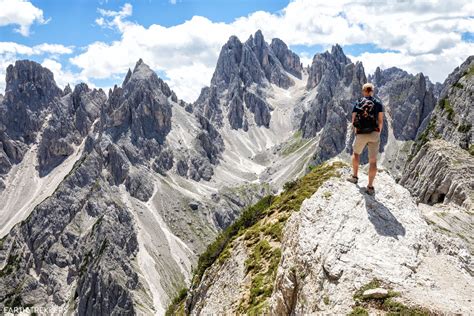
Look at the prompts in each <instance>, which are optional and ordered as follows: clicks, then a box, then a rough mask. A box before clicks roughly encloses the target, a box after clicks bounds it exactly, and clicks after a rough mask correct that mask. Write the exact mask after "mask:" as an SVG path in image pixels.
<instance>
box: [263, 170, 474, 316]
mask: <svg viewBox="0 0 474 316" xmlns="http://www.w3.org/2000/svg"><path fill="white" fill-rule="evenodd" d="M377 183H378V191H377V192H376V195H375V197H370V196H367V195H364V194H362V193H361V192H360V190H359V188H358V187H357V186H354V185H352V184H350V183H348V182H346V181H345V180H343V179H341V180H330V181H328V182H327V183H325V184H324V185H323V186H322V187H321V188H320V189H319V191H318V192H317V193H316V194H315V195H314V196H313V197H312V198H311V199H308V200H307V201H305V202H304V203H303V206H302V210H301V211H300V212H299V213H296V214H294V215H293V216H292V218H290V220H289V222H288V224H287V225H286V227H285V229H284V233H283V234H284V237H283V242H282V260H281V261H280V265H279V267H278V271H277V275H276V279H275V285H274V286H275V289H274V291H273V293H272V297H271V299H270V300H269V306H270V310H271V311H272V312H273V313H275V314H278V315H288V314H291V313H297V314H300V313H302V314H305V313H312V312H331V313H348V312H350V311H351V309H352V307H353V306H354V305H355V302H354V298H353V296H354V294H355V293H356V291H357V290H358V289H360V288H362V287H363V286H364V285H366V284H368V283H370V282H371V281H372V280H374V279H376V280H379V281H380V282H381V283H383V284H385V285H386V287H387V288H389V289H392V290H394V291H397V292H399V297H398V298H397V300H398V301H401V302H403V303H404V304H407V305H411V306H420V307H424V308H426V309H428V310H431V311H432V312H441V313H469V311H470V310H472V309H473V308H474V305H473V302H472V301H471V300H470V299H469V296H470V294H469V293H470V292H472V291H473V286H472V281H473V280H472V279H473V274H472V272H473V270H472V269H473V265H472V261H471V260H472V258H471V255H470V254H469V252H468V251H467V249H466V248H465V244H463V242H462V241H461V240H459V239H450V238H447V237H445V236H442V235H438V234H436V233H434V232H433V231H432V229H431V228H430V227H429V226H428V224H427V223H426V222H425V221H424V219H423V217H422V215H421V213H420V211H419V210H418V209H417V206H416V204H415V203H414V202H413V201H412V199H411V197H410V194H409V192H408V191H407V190H406V189H404V188H402V187H401V186H399V185H397V184H395V182H394V181H393V180H392V179H391V177H390V176H388V175H387V174H384V173H382V174H379V175H378V178H377ZM394 250H395V251H394Z"/></svg>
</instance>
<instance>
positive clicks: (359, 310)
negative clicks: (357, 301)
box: [349, 306, 369, 316]
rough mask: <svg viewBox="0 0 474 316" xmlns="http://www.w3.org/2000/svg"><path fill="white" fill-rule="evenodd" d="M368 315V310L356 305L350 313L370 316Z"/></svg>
mask: <svg viewBox="0 0 474 316" xmlns="http://www.w3.org/2000/svg"><path fill="white" fill-rule="evenodd" d="M368 315H369V312H367V310H366V309H365V308H363V307H362V306H356V307H354V309H353V310H352V312H350V314H349V316H368Z"/></svg>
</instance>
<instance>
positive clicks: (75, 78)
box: [41, 58, 95, 88]
mask: <svg viewBox="0 0 474 316" xmlns="http://www.w3.org/2000/svg"><path fill="white" fill-rule="evenodd" d="M41 65H42V66H43V67H46V68H48V69H49V70H51V72H52V73H53V75H54V81H56V84H57V85H58V86H59V87H61V88H64V87H65V86H66V85H67V84H70V85H71V86H74V85H75V84H78V83H80V82H85V83H87V84H88V85H89V86H90V87H95V86H94V84H92V83H91V82H89V80H88V79H87V78H85V77H83V76H81V75H78V74H76V73H73V72H71V71H69V70H65V69H63V66H62V64H61V63H60V62H58V61H57V60H54V59H51V58H45V59H44V60H43V61H42V62H41Z"/></svg>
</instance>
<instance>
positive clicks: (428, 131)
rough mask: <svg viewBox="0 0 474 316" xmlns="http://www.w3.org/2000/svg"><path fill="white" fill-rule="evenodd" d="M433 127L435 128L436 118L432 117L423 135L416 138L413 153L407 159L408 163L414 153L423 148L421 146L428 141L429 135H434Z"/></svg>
mask: <svg viewBox="0 0 474 316" xmlns="http://www.w3.org/2000/svg"><path fill="white" fill-rule="evenodd" d="M435 127H436V116H433V117H432V118H431V119H430V121H429V123H428V126H427V127H426V128H425V130H424V131H423V133H421V134H420V136H418V139H417V140H416V143H415V146H416V147H415V149H416V150H415V153H414V154H411V155H410V156H409V157H408V161H411V160H412V159H413V157H414V156H415V155H416V153H418V152H419V151H420V149H421V147H423V145H424V144H426V143H427V142H428V141H429V140H430V136H431V134H433V133H434V130H435Z"/></svg>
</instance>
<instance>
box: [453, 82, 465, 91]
mask: <svg viewBox="0 0 474 316" xmlns="http://www.w3.org/2000/svg"><path fill="white" fill-rule="evenodd" d="M453 87H455V88H458V89H463V88H464V85H463V84H462V83H460V82H459V81H458V82H456V83H455V84H453Z"/></svg>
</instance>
